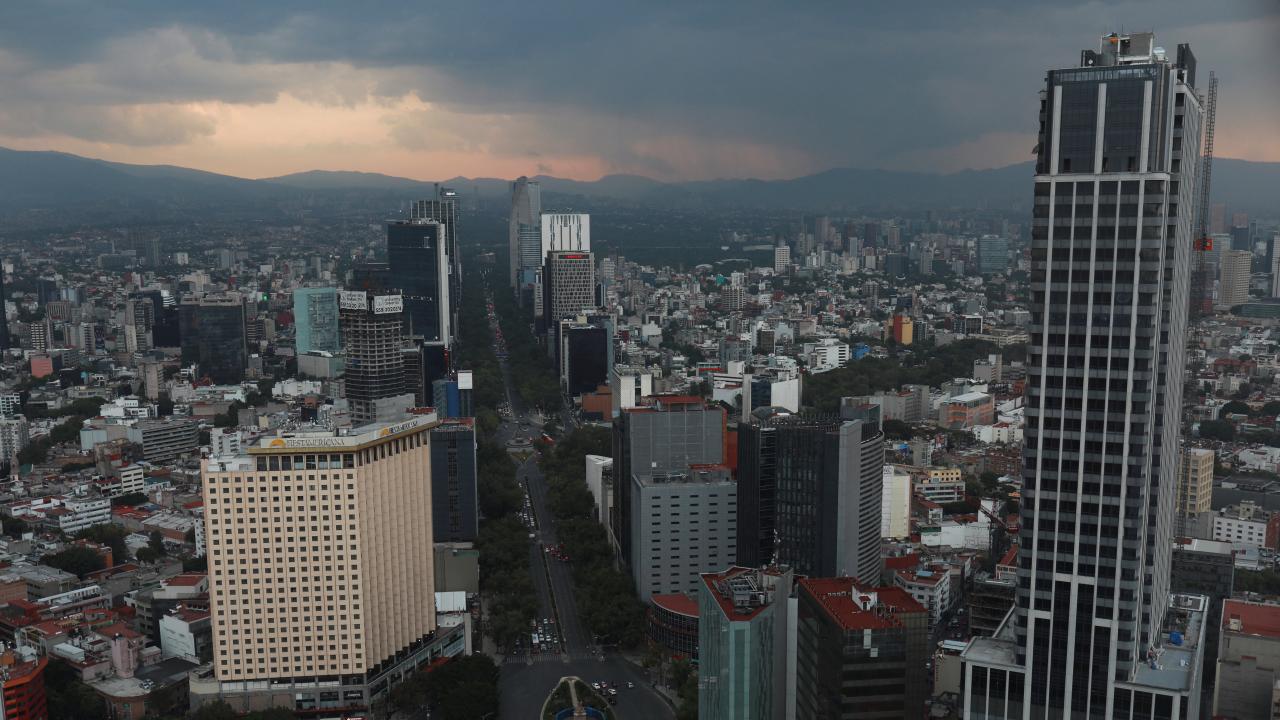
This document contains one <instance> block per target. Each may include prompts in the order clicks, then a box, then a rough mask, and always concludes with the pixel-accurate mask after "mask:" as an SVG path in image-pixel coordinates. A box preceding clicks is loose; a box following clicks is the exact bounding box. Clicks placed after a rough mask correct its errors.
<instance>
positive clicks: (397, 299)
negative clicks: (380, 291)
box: [373, 295, 404, 315]
mask: <svg viewBox="0 0 1280 720" xmlns="http://www.w3.org/2000/svg"><path fill="white" fill-rule="evenodd" d="M403 310H404V296H402V295H375V296H374V297H373V314H374V315H385V314H387V313H398V312H402V311H403Z"/></svg>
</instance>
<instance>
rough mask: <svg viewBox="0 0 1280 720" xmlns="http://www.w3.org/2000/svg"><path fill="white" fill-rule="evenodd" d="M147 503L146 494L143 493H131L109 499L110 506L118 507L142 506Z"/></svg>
mask: <svg viewBox="0 0 1280 720" xmlns="http://www.w3.org/2000/svg"><path fill="white" fill-rule="evenodd" d="M147 501H148V498H147V494H146V493H144V492H131V493H126V494H124V495H117V496H115V497H113V498H111V506H112V507H119V506H121V505H143V504H145V503H146V502H147Z"/></svg>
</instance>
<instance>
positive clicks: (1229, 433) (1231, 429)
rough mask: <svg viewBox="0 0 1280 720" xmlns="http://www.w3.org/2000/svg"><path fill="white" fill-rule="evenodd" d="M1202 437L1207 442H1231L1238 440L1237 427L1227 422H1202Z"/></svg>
mask: <svg viewBox="0 0 1280 720" xmlns="http://www.w3.org/2000/svg"><path fill="white" fill-rule="evenodd" d="M1200 437H1202V438H1204V439H1206V440H1221V441H1223V442H1231V441H1232V440H1235V438H1236V426H1235V425H1233V424H1231V423H1230V422H1229V421H1227V420H1201V421H1200Z"/></svg>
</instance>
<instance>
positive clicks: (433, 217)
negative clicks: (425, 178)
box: [387, 183, 462, 347]
mask: <svg viewBox="0 0 1280 720" xmlns="http://www.w3.org/2000/svg"><path fill="white" fill-rule="evenodd" d="M409 220H410V222H413V223H431V222H436V223H439V224H440V225H441V226H443V231H444V242H443V245H444V264H443V268H444V269H443V270H442V271H441V272H440V275H441V280H440V282H441V285H442V286H443V287H444V291H443V292H442V293H441V294H442V295H443V296H444V297H443V299H442V300H441V312H442V313H443V314H444V315H445V316H446V318H447V322H446V324H445V325H446V327H445V328H443V329H442V330H441V339H440V340H438V341H434V342H438V343H439V344H441V345H443V346H444V347H453V341H454V340H455V339H456V336H457V332H458V329H457V328H458V300H459V298H461V297H462V254H461V253H460V252H459V251H458V193H457V191H455V190H453V189H452V188H447V187H444V186H442V185H440V184H439V183H437V184H436V186H435V197H434V198H432V199H429V200H416V201H414V203H413V205H412V206H411V207H410V213H409ZM389 249H390V248H388V250H389ZM387 257H388V259H390V257H391V256H390V253H389V252H388V254H387ZM417 334H421V335H422V336H423V338H425V339H426V341H427V342H428V343H429V344H430V343H432V342H433V341H432V340H431V339H430V337H429V336H428V335H427V334H426V333H417Z"/></svg>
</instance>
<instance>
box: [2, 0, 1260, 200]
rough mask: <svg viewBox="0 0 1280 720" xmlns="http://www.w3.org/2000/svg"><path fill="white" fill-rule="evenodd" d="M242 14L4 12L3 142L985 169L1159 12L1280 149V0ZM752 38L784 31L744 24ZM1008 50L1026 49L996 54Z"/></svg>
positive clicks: (1231, 150) (533, 170)
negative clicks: (1061, 81)
mask: <svg viewBox="0 0 1280 720" xmlns="http://www.w3.org/2000/svg"><path fill="white" fill-rule="evenodd" d="M234 10H235V9H234V8H226V7H220V8H217V9H210V8H195V7H181V6H178V7H171V6H169V5H163V6H157V7H153V8H139V9H136V10H133V11H130V10H127V9H112V10H111V11H109V12H108V11H105V10H102V9H99V8H95V7H92V6H84V7H80V8H75V7H72V8H68V9H65V10H64V11H62V12H54V11H51V10H49V9H47V8H45V9H34V10H25V9H23V10H19V9H10V10H5V11H2V12H0V28H2V29H0V59H4V60H5V61H6V62H4V63H2V64H0V66H2V67H4V68H5V69H4V70H0V87H4V88H6V103H5V107H4V108H3V109H0V146H5V147H12V148H15V149H53V150H60V151H66V152H72V153H77V154H83V155H88V156H92V157H100V158H104V159H110V160H118V161H124V162H137V163H166V164H178V165H185V166H190V167H196V168H200V169H206V170H211V171H216V172H225V173H229V174H233V175H238V176H245V177H271V176H276V175H281V174H287V173H290V172H297V171H303V170H311V169H317V168H320V169H335V170H336V169H343V170H358V171H370V172H383V173H387V174H391V175H398V176H406V177H413V178H420V179H432V180H438V179H443V178H447V177H453V176H468V177H508V178H514V177H517V176H519V175H522V174H527V175H534V174H539V173H543V174H551V175H557V176H563V177H570V178H580V179H594V178H597V177H600V176H602V175H605V174H610V173H635V174H641V175H647V176H651V177H656V178H658V179H667V180H679V179H705V178H714V177H761V178H780V177H794V176H798V175H803V174H807V173H812V172H816V171H821V170H825V169H828V168H832V167H884V168H889V169H904V170H920V169H937V170H958V169H962V168H990V167H996V166H1003V165H1007V164H1010V163H1013V162H1017V161H1021V160H1024V159H1029V157H1030V151H1031V148H1032V147H1033V146H1034V134H1033V133H1029V132H1027V127H1028V120H1029V119H1030V117H1031V115H1029V114H1027V113H1025V112H1023V111H1022V110H1021V108H1024V107H1025V106H1026V103H1025V102H1023V99H1024V98H1025V97H1026V96H1028V95H1030V94H1031V93H1033V92H1035V89H1036V87H1037V85H1038V78H1037V77H1036V70H1035V68H1036V67H1038V66H1040V65H1045V64H1060V63H1061V62H1063V60H1070V59H1071V58H1072V57H1074V53H1075V52H1076V49H1075V48H1074V47H1073V43H1072V42H1071V41H1070V38H1075V37H1089V36H1094V35H1098V34H1100V33H1101V32H1103V31H1105V30H1107V29H1110V28H1113V27H1135V26H1138V27H1141V26H1143V24H1144V23H1149V22H1150V20H1149V18H1152V17H1158V16H1160V17H1169V18H1176V19H1177V20H1176V22H1177V24H1175V25H1170V26H1166V27H1162V28H1161V31H1162V32H1163V33H1164V34H1166V35H1174V36H1176V37H1180V38H1186V39H1187V40H1188V41H1190V42H1192V43H1193V44H1194V45H1195V46H1196V47H1198V48H1201V55H1202V56H1204V57H1206V58H1212V59H1213V62H1212V63H1211V66H1212V67H1211V68H1206V69H1214V70H1216V71H1217V72H1218V74H1219V76H1220V77H1221V78H1222V80H1223V94H1222V105H1221V112H1220V116H1221V122H1220V127H1219V136H1218V151H1219V154H1220V155H1221V156H1224V157H1239V158H1245V159H1251V160H1270V161H1277V160H1280V138H1278V137H1277V136H1276V134H1275V133H1274V132H1270V131H1269V130H1270V128H1271V124H1270V123H1269V121H1268V118H1273V117H1275V116H1276V115H1277V114H1278V113H1280V93H1277V92H1268V91H1266V89H1268V88H1275V85H1276V79H1275V77H1274V76H1271V75H1270V74H1269V73H1268V72H1267V69H1268V68H1273V67H1275V66H1276V65H1277V61H1280V56H1278V55H1277V53H1280V50H1277V49H1276V45H1275V43H1274V42H1273V40H1274V38H1275V37H1276V34H1277V32H1280V11H1277V9H1276V8H1275V6H1274V5H1272V4H1267V3H1263V2H1261V1H1260V0H1240V1H1239V2H1233V3H1230V4H1228V5H1227V6H1226V7H1221V6H1214V7H1208V6H1201V5H1199V4H1196V3H1192V2H1190V0H1185V1H1180V2H1177V3H1173V4H1169V3H1163V4H1157V3H1154V2H1133V3H1126V4H1122V5H1119V6H1108V7H1102V6H1099V5H1097V4H1083V5H1079V6H1071V7H1061V8H1040V7H1021V6H1011V7H1004V6H1001V5H999V4H996V3H994V2H993V3H989V4H984V5H977V6H966V7H965V8H963V9H959V8H952V7H950V6H947V5H944V4H938V5H936V6H935V7H933V8H931V9H929V11H928V12H926V13H911V14H910V15H908V14H906V13H897V12H891V11H881V10H868V9H865V8H857V9H843V10H840V9H831V8H824V9H816V8H811V9H794V8H788V9H785V10H784V9H777V8H771V7H768V6H765V5H759V6H748V7H745V8H744V7H735V8H734V12H733V13H729V12H715V11H714V10H713V9H710V8H708V9H703V10H701V11H699V12H697V13H673V12H671V11H670V10H669V9H666V8H663V7H661V6H656V7H654V6H644V7H636V8H633V9H631V10H629V11H628V10H618V9H604V8H595V9H592V10H591V11H590V12H581V11H579V12H576V13H574V12H569V9H568V8H566V7H562V6H556V5H554V4H552V5H550V6H548V5H546V4H541V5H538V6H527V7H525V6H513V7H511V8H508V9H507V11H506V12H505V13H497V12H495V13H489V12H486V11H483V10H482V11H481V12H480V13H476V12H475V11H474V10H468V9H465V8H461V7H457V6H454V7H449V8H437V9H432V10H419V11H418V12H420V13H422V14H421V15H419V14H415V13H414V12H412V11H411V9H410V8H407V7H406V6H403V5H402V4H400V3H385V4H383V5H380V6H378V7H376V8H372V9H369V10H368V11H365V10H360V11H347V10H332V11H327V12H326V11H316V10H313V9H311V8H310V6H306V5H301V4H299V5H293V4H288V3H284V4H272V5H271V6H270V7H266V8H262V7H256V6H255V7H253V8H244V9H242V11H241V12H235V11H234ZM353 13H355V14H353ZM490 14H492V15H494V16H496V17H500V18H501V19H500V20H499V21H497V22H494V20H493V18H492V17H489V15H490ZM921 17H924V18H926V20H923V21H922V20H920V19H919V18H921ZM409 28H419V31H418V32H416V33H415V32H413V31H411V30H409ZM436 28H463V29H468V28H469V29H470V30H469V31H466V32H452V31H444V32H441V31H437V30H436ZM478 28H483V29H478ZM51 34H53V35H56V38H57V42H51V41H50V35H51ZM756 36H759V37H769V38H770V42H769V43H765V46H766V47H769V48H771V50H770V51H765V52H755V51H748V50H747V48H746V47H744V46H743V45H742V38H744V37H756ZM529 37H537V38H539V40H538V41H537V42H530V41H528V40H527V38H529ZM907 38H914V39H913V40H908V39H907ZM52 48H57V51H56V52H55V51H53V50H52ZM656 48H660V49H661V52H655V49H656ZM1009 56H1015V57H1021V58H1023V59H1024V61H1021V62H1002V61H1001V60H1000V58H1002V57H1009ZM583 58H590V59H591V61H590V62H583ZM1040 59H1043V60H1044V62H1034V61H1030V62H1028V61H1029V60H1040ZM161 68H163V72H161V71H160V69H161ZM797 79H799V81H797ZM55 87H56V88H58V92H56V93H55V92H50V88H55ZM760 88H769V94H768V95H767V96H764V95H761V94H760ZM1250 89H1253V90H1252V91H1251V90H1250Z"/></svg>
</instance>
